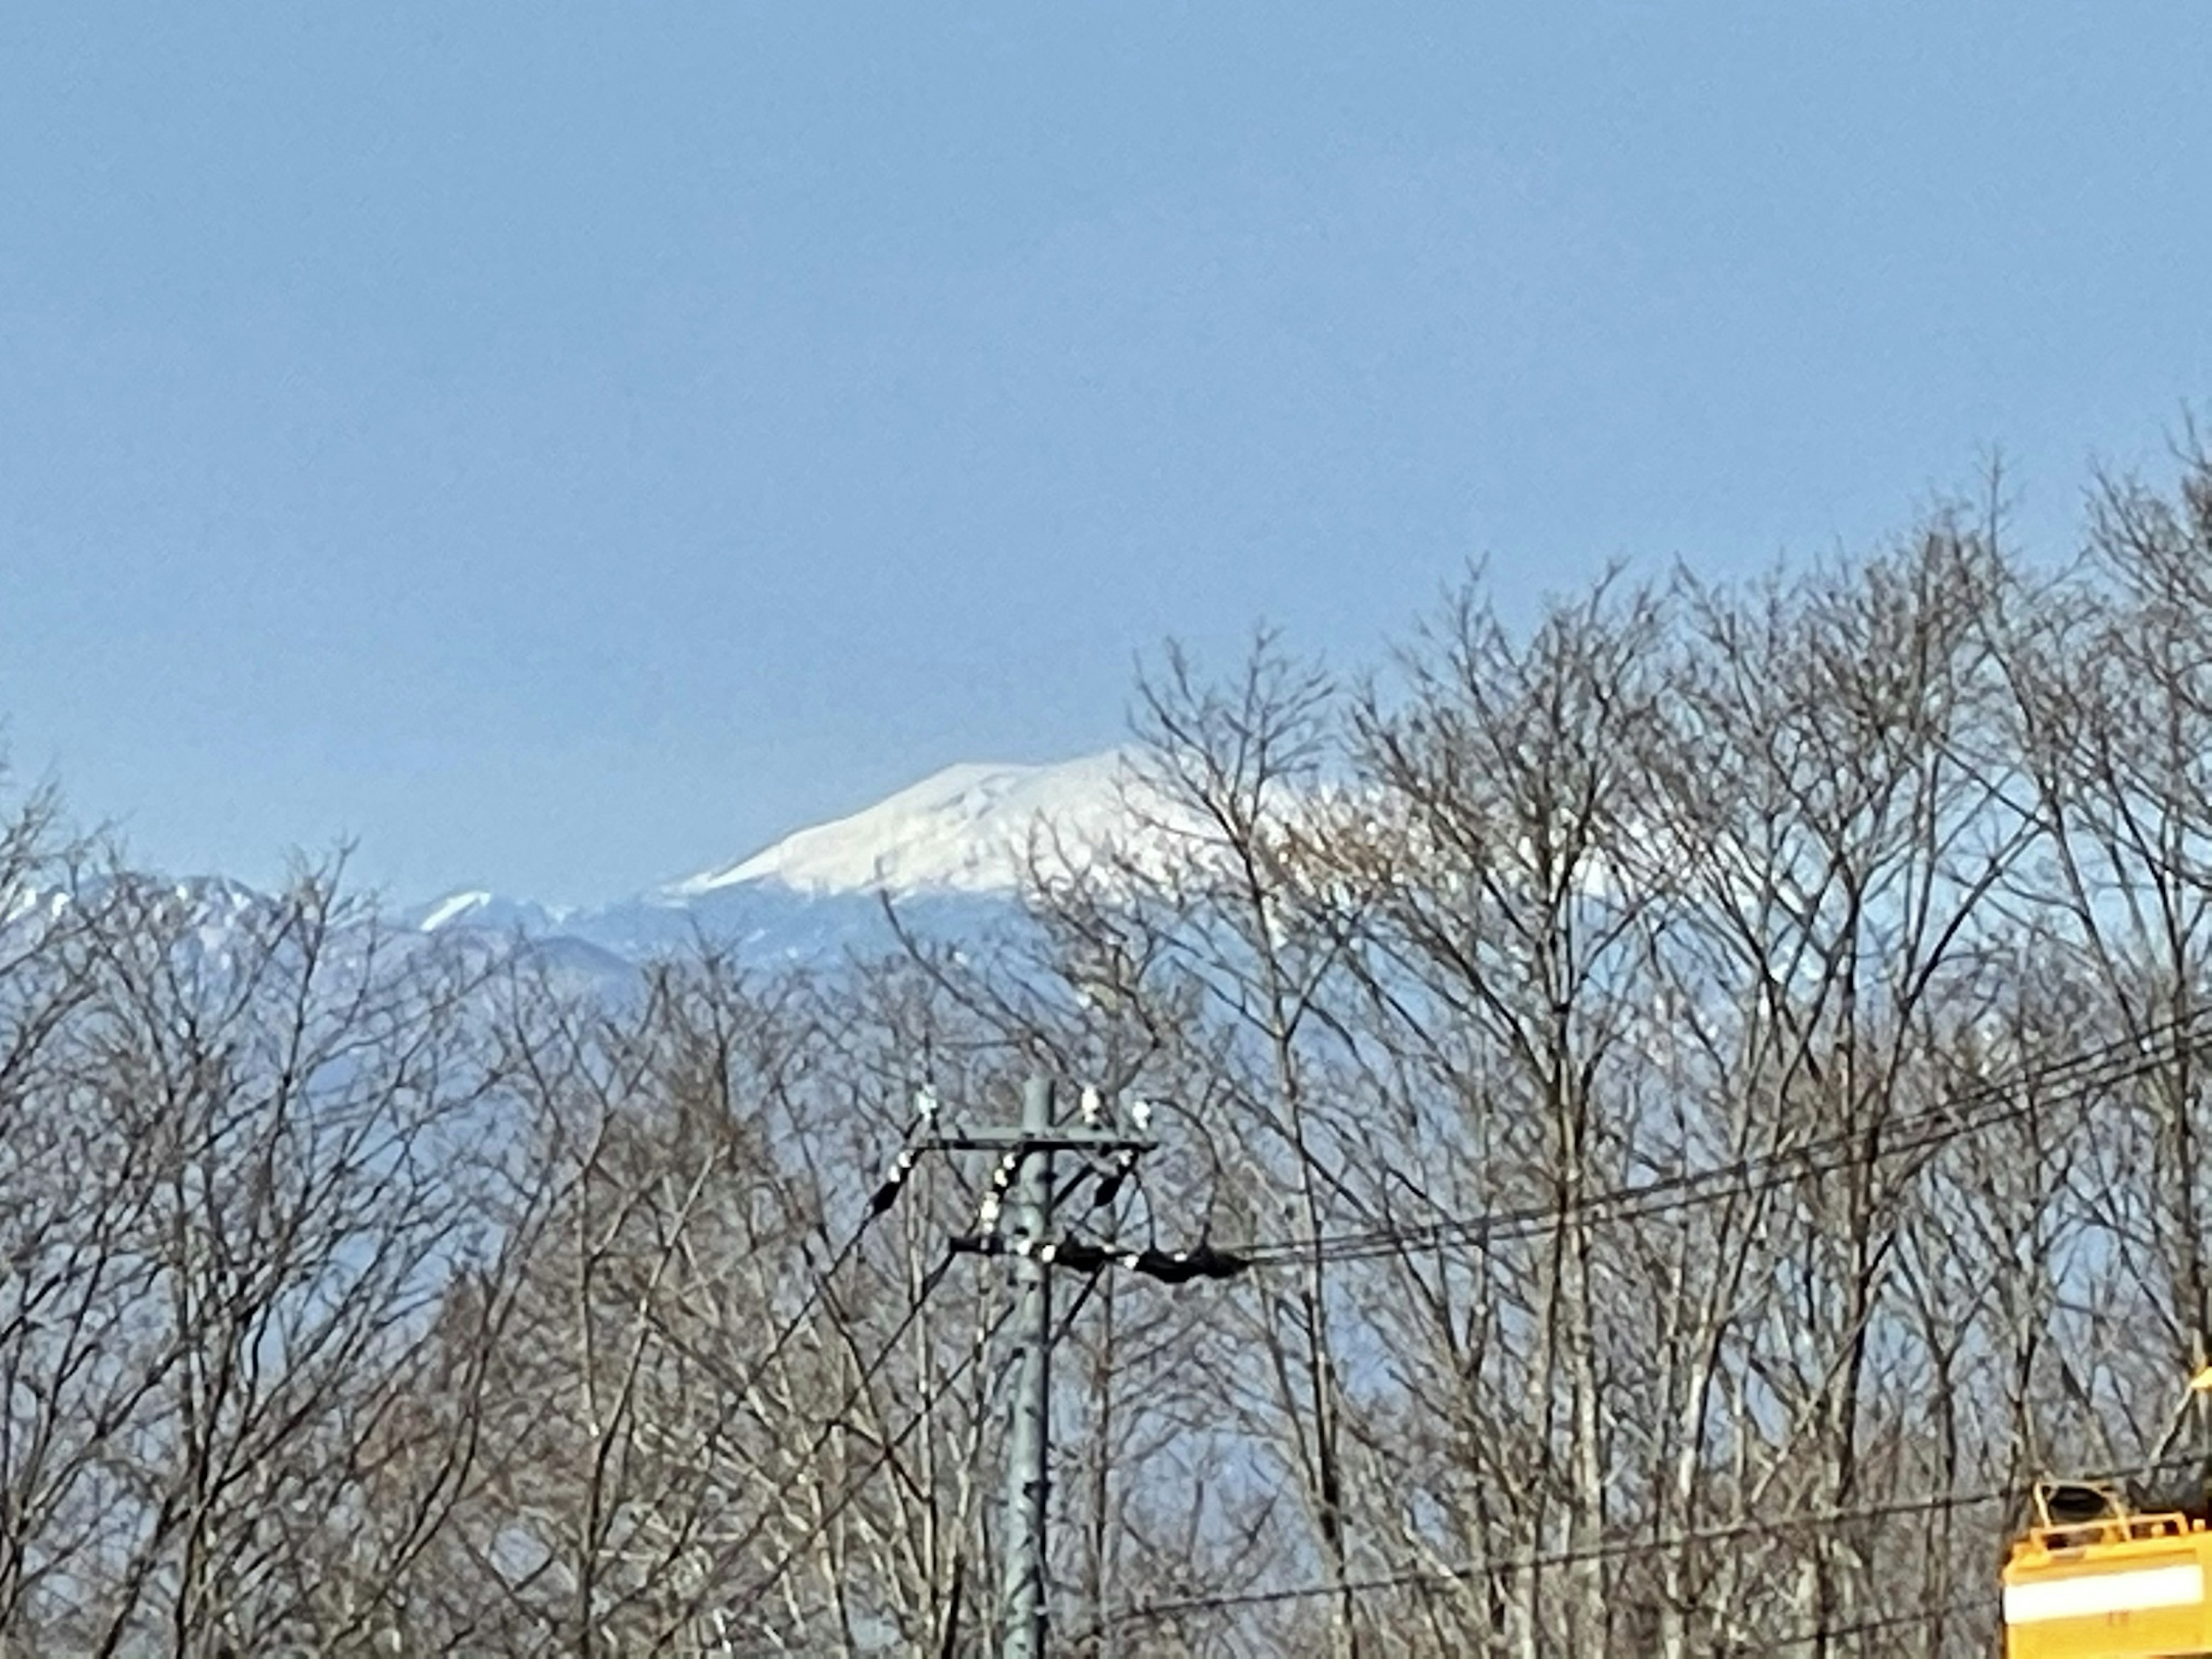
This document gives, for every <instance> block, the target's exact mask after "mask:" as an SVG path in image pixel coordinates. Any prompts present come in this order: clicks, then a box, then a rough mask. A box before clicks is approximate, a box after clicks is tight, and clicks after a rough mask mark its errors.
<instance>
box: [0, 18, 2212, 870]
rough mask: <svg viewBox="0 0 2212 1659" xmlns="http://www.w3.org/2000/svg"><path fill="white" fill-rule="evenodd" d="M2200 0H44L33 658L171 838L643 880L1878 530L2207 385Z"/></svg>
mask: <svg viewBox="0 0 2212 1659" xmlns="http://www.w3.org/2000/svg"><path fill="white" fill-rule="evenodd" d="M2208 86H2212V6H2208V5H2206V4H2204V3H2203V0H2186V3H2183V0H2175V3H2166V4H2128V3H2107V4H2104V5H2100V6H2095V7H2089V6H2081V5H2072V4H2069V5H2064V6H2060V5H2053V4H2040V3H2018V0H2015V3H2013V4H2008V5H1996V4H1960V5H1947V6H1934V7H1931V6H1927V5H1924V4H1922V5H1889V4H1878V3H1852V4H1848V5H1846V4H1842V3H1834V4H1814V3H1806V4H1800V5H1788V6H1782V5H1775V4H1773V3H1771V0H1768V3H1761V4H1749V3H1747V4H1742V5H1727V6H1723V5H1711V4H1699V3H1690V0H1675V3H1670V4H1666V5H1660V4H1648V5H1607V4H1587V5H1583V6H1578V7H1573V8H1547V7H1510V8H1509V7H1480V6H1470V5H1466V4H1456V5H1449V6H1444V5H1439V6H1425V5H1416V4H1405V5H1397V6H1389V7H1352V6H1342V5H1340V6H1317V5H1301V4H1297V3H1292V0H1269V3H1254V4H1240V3H1233V0H1204V3H1200V0H1192V3H1187V4H1180V5H1166V4H1152V3H1141V0H1117V3H1115V4H1111V5H1106V4H1082V3H1077V4H1068V5H1060V6H1039V5H1036V4H1034V3H1025V4H1019V5H995V4H990V3H969V4H963V5H960V6H957V7H941V8H933V7H917V6H908V5H891V4H880V5H874V6H866V7H861V6H848V5H838V4H834V3H823V4H808V5H804V6H798V5H787V6H778V7H770V6H767V5H746V4H738V3H734V0H723V3H715V4H711V5H708V4H665V5H655V6H649V7H648V6H628V7H620V8H617V7H611V6H585V5H566V6H557V7H547V6H541V5H521V4H496V3H471V4H469V5H465V6H453V5H450V4H438V5H428V4H425V5H409V4H404V3H399V4H392V5H383V6H376V7H307V6H300V5H296V4H285V5H276V4H271V5H267V6H262V7H245V6H236V5H222V4H207V5H200V6H194V7H190V8H184V7H163V8H155V7H153V6H138V7H132V6H117V7H98V8H94V7H82V8H78V7H58V6H50V7H43V8H15V9H11V10H9V12H8V13H7V14H5V15H4V16H0V720H4V722H5V726H4V729H5V732H6V741H7V744H8V747H9V750H10V751H11V753H12V756H13V759H14V762H15V766H16V768H17V769H18V770H19V771H27V772H29V773H31V774H33V775H46V774H52V775H54V776H56V777H58V779H59V780H60V781H61V782H62V783H63V785H64V787H65V789H66V790H67V792H68V793H69V795H70V799H71V800H72V802H73V803H74V805H75V806H76V810H77V811H78V812H79V813H80V814H81V815H83V816H86V817H99V818H108V819H113V820H115V821H117V822H118V823H121V824H122V825H123V826H124V828H125V830H126V831H127V833H128V834H129V836H130V837H131V841H132V842H133V843H134V845H135V846H136V848H137V851H138V853H139V854H140V856H141V857H142V858H143V859H144V860H146V861H148V862H151V863H155V864H159V865H161V866H166V867H169V868H174V869H221V870H223V871H225V872H229V873H233V874H237V875H242V876H246V877H247V878H267V877H269V876H270V874H271V873H273V872H275V871H276V869H277V868H278V867H279V866H280V864H281V861H282V859H283V854H284V853H285V851H286V849H287V848H290V847H293V846H303V847H306V848H323V847H327V846H328V845H329V844H331V842H333V841H334V840H336V839H337V837H339V836H354V837H357V838H358V839H359V841H360V843H361V854H360V859H359V863H358V868H359V870H360V871H361V872H362V873H363V874H364V875H366V876H367V877H368V878H371V879H373V880H374V881H377V882H379V883H381V884H387V885H389V886H391V887H392V888H393V889H394V890H397V891H398V892H399V893H401V894H402V895H403V896H420V895H422V894H426V893H428V892H431V891H435V890H441V889H444V888H447V887H449V886H453V885H458V884H465V883H466V884H476V883H483V884H493V885H496V886H498V887H500V888H501V889H504V890H510V891H520V892H525V893H529V894H532V895H534V896H540V897H544V898H548V899H556V900H586V899H591V898H596V897H603V896H614V895H616V894H618V893H621V892H623V891H627V890H631V889H635V888H636V887H638V886H641V885H642V884H646V883H648V882H651V881H653V880H656V879H659V878H663V877H666V876H671V875H675V874H679V873H682V872H686V871H689V870H691V869H695V868H697V867H700V866H703V865H707V864H709V863H712V862H714V861H717V860H723V859H726V858H728V857H730V856H732V855H734V854H738V853H739V852H741V851H743V850H744V849H746V848H748V847H750V846H751V845H754V844H757V843H758V842H762V841H764V840H766V839H768V838H769V837H771V836H774V835H775V834H778V833H780V832H781V831H782V830H784V829H788V828H790V827H793V826H794V825H796V824H798V823H802V822H805V821H808V820H811V819H813V818H817V817H823V816H827V815H829V814H830V813H833V812H836V811H843V810H849V809H850V808H853V807H855V806H858V805H862V804H864V803H866V802H867V801H868V800H870V799H874V798H875V797H877V796H878V795H880V794H883V793H887V792H888V791H889V790H890V789H891V788H893V787H896V786H898V785H900V784H902V783H904V782H907V781H911V780H912V779H913V778H915V777H916V776H919V775H921V774H923V773H925V772H927V771H929V770H931V769H934V768H935V767H937V766H939V765H941V764H945V763H949V762H951V761H954V760H958V759H984V758H990V759H1001V758H1003V759H1048V758H1053V757H1060V756H1065V755H1072V754H1075V753H1079V752H1083V751H1085V750H1092V749H1097V748H1100V747H1103V746H1104V745H1106V744H1109V743H1110V742H1112V741H1114V740H1115V738H1116V737H1117V736H1118V735H1119V732H1120V730H1121V717H1122V713H1123V709H1124V707H1125V704H1126V702H1127V690H1128V685H1129V673H1130V664H1131V660H1132V658H1133V654H1134V653H1137V652H1139V651H1140V650H1143V649H1145V648H1146V647H1150V646H1152V644H1153V643H1155V642H1156V641H1158V640H1159V639H1160V638H1161V637H1162V636H1163V635H1167V634H1170V633H1173V634H1176V635H1180V636H1182V637H1183V638H1185V639H1186V640H1188V641H1190V642H1192V643H1193V644H1194V645H1195V646H1196V647H1198V648H1199V649H1200V652H1201V653H1205V654H1208V655H1212V656H1213V657H1216V658H1224V657H1226V656H1228V655H1230V654H1232V653H1234V652H1235V650H1236V648H1237V643H1238V641H1240V639H1241V638H1242V637H1243V635H1245V634H1246V633H1247V631H1248V630H1249V628H1250V627H1251V626H1252V624H1253V623H1255V622H1256V621H1258V620H1260V619H1261V618H1263V617H1264V618H1268V619H1272V620H1273V621H1276V622H1278V623H1281V624H1282V625H1284V627H1285V629H1287V630H1288V632H1289V634H1290V635H1291V637H1292V639H1293V640H1295V641H1298V642H1300V643H1302V644H1304V645H1306V646H1308V647H1312V648H1314V649H1316V650H1318V651H1321V652H1323V653H1326V654H1327V655H1328V657H1329V658H1330V659H1331V660H1333V661H1334V662H1337V663H1339V664H1343V665H1357V664H1358V663H1360V662H1362V661H1364V660H1366V659H1370V658H1371V657H1372V656H1373V655H1374V654H1375V653H1376V649H1377V647H1378V645H1379V643H1380V642H1381V641H1384V640H1386V639H1387V638H1389V636H1390V635H1393V634H1394V633H1395V632H1396V631H1398V630H1400V629H1401V628H1402V627H1403V626H1404V624H1405V623H1407V621H1408V620H1409V619H1411V618H1413V617H1414V616H1416V615H1417V614H1418V613H1419V612H1420V611H1422V609H1423V608H1424V607H1425V605H1428V604H1429V603H1430V601H1431V599H1432V597H1433V596H1434V595H1435V594H1436V592H1437V591H1438V589H1439V587H1440V586H1442V585H1443V584H1444V583H1445V582H1447V581H1448V580H1450V579H1451V578H1452V577H1453V575H1454V574H1455V573H1456V572H1458V571H1459V570H1461V569H1462V568H1464V566H1465V565H1466V563H1467V562H1468V561H1469V560H1470V559H1473V558H1475V557H1478V556H1486V557H1487V558H1488V560H1489V568H1490V569H1491V572H1492V577H1493V579H1494V580H1495V582H1496V583H1497V585H1498V588H1499V590H1500V591H1501V592H1502V593H1503V594H1504V596H1505V598H1506V599H1507V600H1508V601H1509V602H1510V603H1512V604H1515V605H1525V604H1527V603H1528V602H1529V600H1530V599H1531V598H1532V596H1534V595H1536V594H1538V593H1541V592H1544V591H1546V590H1547V589H1555V588H1559V587H1562V586H1571V585H1572V584H1573V583H1574V582H1576V581H1577V580H1580V579H1582V578H1583V577H1584V576H1586V575H1588V574H1589V573H1591V572H1593V571H1595V570H1596V569H1598V568H1601V567H1602V566H1603V565H1604V564H1606V563H1607V562H1609V561H1612V560H1614V559H1618V558H1627V559H1630V560H1632V561H1638V562H1650V563H1653V564H1656V563H1657V562H1662V561H1665V560H1668V559H1671V558H1674V557H1675V556H1680V557H1681V558H1683V559H1685V560H1686V561H1688V562H1690V563H1692V565H1694V566H1696V567H1698V568H1700V569H1704V570H1708V571H1711V572H1714V573H1717V574H1719V573H1727V572H1730V571H1739V570H1748V569H1752V568H1757V567H1759V566H1760V565H1762V564H1764V563H1765V562H1767V561H1768V560H1770V559H1771V557H1772V556H1775V555H1776V554H1777V553H1778V552H1779V551H1783V550H1794V551H1796V552H1797V553H1801V554H1802V553H1812V552H1820V551H1825V550H1830V549H1832V548H1835V547H1837V546H1839V545H1840V546H1844V547H1857V546H1863V545H1865V544H1869V543H1870V542H1873V541H1875V540H1877V539H1879V538H1881V537H1882V536H1884V535H1885V534H1887V533H1889V532H1893V531H1895V530H1897V529H1899V528H1900V527H1901V526H1904V525H1905V524H1906V523H1908V522H1909V520H1911V516H1912V514H1913V513H1914V512H1915V510H1916V509H1917V507H1919V506H1921V505H1922V504H1923V503H1924V502H1925V501H1928V500H1929V498H1930V496H1931V495H1934V494H1935V493H1936V492H1939V491H1942V490H1944V489H1950V488H1953V487H1957V486H1962V485H1966V484H1968V483H1971V482H1972V479H1973V477H1974V476H1975V474H1976V471H1977V469H1978V467H1979V465H1981V464H1982V462H1983V460H1984V458H1985V456H1986V455H1987V453H1989V452H1990V450H1991V449H1992V448H1993V447H2001V448H2002V450H2003V451H2004V453H2006V454H2007V456H2008V459H2009V462H2010V465H2011V466H2012V469H2013V471H2014V475H2015V483H2016V485H2017V488H2018V489H2019V491H2020V499H2021V517H2020V522H2021V528H2022V531H2023V532H2024V533H2025V534H2027V535H2028V536H2029V537H2030V538H2032V539H2033V540H2034V541H2035V542H2036V543H2037V544H2039V546H2040V547H2041V548H2043V549H2044V550H2047V551H2051V552H2060V551H2063V550H2064V548H2065V546H2066V544H2067V541H2068V538H2069V536H2070V535H2071V534H2072V532H2073V528H2074V526H2075V518H2076V511H2075V509H2076V506H2077V503H2078V500H2079V492H2080V489H2081V485H2082V483H2083V482H2084V479H2085V477H2086V474H2087V468H2088V466H2089V465H2090V464H2091V463H2092V462H2093V461H2095V460H2100V459H2101V460H2105V461H2110V462H2115V463H2118V464H2121V465H2144V466H2147V467H2150V468H2155V467H2156V466H2157V465H2158V464H2159V462H2160V458H2161V455H2162V449H2163V444H2164V440H2165V436H2166V434H2167V433H2168V432H2169V431H2170V430H2171V429H2172V428H2173V427H2174V426H2175V425H2176V424H2177V422H2178V421H2179V417H2180V416H2181V413H2182V411H2183V410H2184V407H2185V405H2188V404H2197V405H2198V406H2199V407H2202V400H2203V398H2205V396H2206V395H2207V393H2208V391H2212V304H2208V301H2212V199H2208V198H2212V97H2208V96H2207V95H2206V91H2205V89H2206V88H2207V87H2208Z"/></svg>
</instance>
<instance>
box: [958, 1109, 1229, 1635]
mask: <svg viewBox="0 0 2212 1659" xmlns="http://www.w3.org/2000/svg"><path fill="white" fill-rule="evenodd" d="M1128 1110H1129V1116H1130V1119H1131V1122H1132V1124H1133V1128H1134V1130H1135V1133H1128V1132H1127V1131H1124V1130H1122V1129H1120V1128H1118V1127H1115V1126H1114V1125H1113V1124H1112V1123H1111V1122H1110V1121H1109V1111H1108V1110H1107V1109H1106V1106H1105V1103H1103V1101H1101V1100H1100V1099H1099V1097H1098V1094H1097V1091H1096V1090H1092V1089H1085V1091H1083V1101H1082V1111H1081V1113H1080V1116H1081V1118H1082V1121H1081V1122H1079V1123H1060V1122H1057V1121H1055V1120H1054V1112H1053V1085H1052V1082H1051V1080H1050V1079H1048V1078H1044V1077H1041V1076H1033V1077H1030V1078H1029V1079H1027V1080H1025V1081H1024V1083H1023V1085H1022V1115H1021V1122H1020V1123H1019V1125H1018V1127H1012V1128H975V1129H966V1130H961V1131H956V1132H953V1133H944V1134H939V1135H936V1136H933V1138H931V1139H929V1140H927V1142H925V1143H924V1144H923V1145H922V1146H921V1147H920V1148H919V1149H918V1150H920V1151H925V1152H996V1153H998V1154H999V1155H1000V1157H999V1162H998V1167H997V1170H996V1171H995V1173H994V1175H993V1176H992V1178H991V1182H990V1184H989V1187H988V1188H987V1192H986V1194H985V1197H984V1200H983V1208H982V1210H981V1212H980V1213H979V1215H978V1216H977V1218H976V1222H977V1231H975V1233H973V1234H970V1235H968V1236H966V1237H957V1238H955V1239H954V1240H953V1241H952V1248H953V1249H956V1250H968V1251H972V1252H974V1253H975V1254H977V1255H1010V1256H1012V1258H1013V1275H1012V1276H1013V1284H1014V1305H1013V1308H1012V1311H1011V1313H1010V1314H1009V1316H1008V1317H1009V1326H1010V1329H1011V1332H1012V1340H1013V1342H1014V1346H1015V1350H1016V1352H1015V1360H1014V1364H1015V1373H1014V1387H1013V1410H1012V1418H1011V1420H1010V1421H1009V1422H1008V1424H1007V1432H1006V1522H1005V1532H1006V1537H1005V1541H1004V1543H1003V1546H1002V1548H1003V1552H1004V1556H1005V1561H1004V1565H1003V1569H1002V1571H1001V1573H1000V1598H999V1599H1000V1631H1001V1635H1000V1648H999V1652H1000V1659H1045V1638H1046V1634H1047V1628H1048V1623H1049V1618H1050V1613H1051V1597H1050V1596H1049V1595H1048V1593H1047V1592H1048V1583H1047V1579H1046V1571H1045V1568H1046V1560H1047V1556H1046V1550H1045V1534H1046V1525H1047V1521H1048V1516H1049V1504H1048V1498H1049V1497H1050V1493H1051V1480H1052V1468H1051V1460H1052V1343H1053V1330H1052V1273H1053V1271H1054V1268H1065V1269H1066V1270H1068V1271H1070V1272H1073V1273H1086V1274H1096V1273H1102V1272H1104V1271H1107V1270H1108V1269H1109V1268H1121V1269H1126V1270H1127V1271H1129V1272H1132V1273H1142V1274H1144V1275H1146V1277H1147V1278H1151V1279H1158V1280H1160V1281H1161V1282H1163V1283H1164V1284H1169V1285H1182V1284H1188V1282H1190V1281H1191V1280H1192V1279H1228V1278H1231V1277H1233V1276H1235V1275H1236V1274H1237V1273H1242V1272H1243V1271H1244V1269H1245V1267H1246V1266H1247V1264H1246V1262H1245V1261H1243V1259H1242V1258H1240V1257H1237V1256H1235V1255H1229V1254H1227V1253H1226V1252H1224V1251H1220V1250H1216V1249H1212V1248H1210V1247H1209V1246H1207V1245H1206V1244H1205V1243H1200V1244H1198V1245H1197V1246H1196V1247H1194V1248H1193V1249H1187V1250H1173V1251H1170V1250H1161V1249H1141V1250H1132V1249H1123V1248H1121V1247H1119V1246H1111V1245H1103V1244H1095V1243H1082V1242H1079V1241H1073V1240H1068V1239H1062V1238H1059V1237H1055V1236H1054V1232H1053V1206H1054V1191H1053V1170H1052V1164H1053V1155H1054V1153H1055V1152H1069V1153H1079V1154H1081V1155H1083V1156H1084V1157H1085V1158H1091V1159H1094V1160H1096V1159H1100V1158H1110V1164H1109V1166H1108V1167H1107V1169H1106V1171H1105V1173H1104V1174H1103V1176H1102V1177H1101V1179H1100V1181H1099V1184H1098V1188H1097V1193H1096V1194H1095V1196H1094V1197H1093V1200H1092V1206H1093V1207H1094V1208H1095V1207H1099V1206H1106V1205H1109V1204H1110V1202H1111V1201H1112V1194H1114V1193H1115V1192H1117V1191H1118V1190H1119V1189H1120V1188H1121V1182H1123V1181H1124V1180H1125V1179H1126V1178H1127V1176H1128V1175H1129V1173H1130V1171H1131V1170H1133V1169H1134V1168H1135V1165H1136V1161H1137V1159H1138V1158H1139V1157H1141V1156H1142V1155H1143V1154H1144V1153H1146V1152H1150V1151H1152V1148H1153V1146H1155V1145H1156V1144H1157V1143H1155V1142H1153V1141H1152V1140H1150V1139H1146V1135H1145V1131H1146V1128H1147V1127H1149V1126H1150V1122H1151V1117H1152V1109H1151V1108H1150V1107H1149V1106H1147V1105H1146V1104H1145V1103H1143V1102H1142V1101H1134V1102H1132V1103H1130V1105H1129V1109H1128ZM1002 1200H1003V1220H1004V1225H1003V1226H1001V1225H1000V1222H1001V1209H1002Z"/></svg>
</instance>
